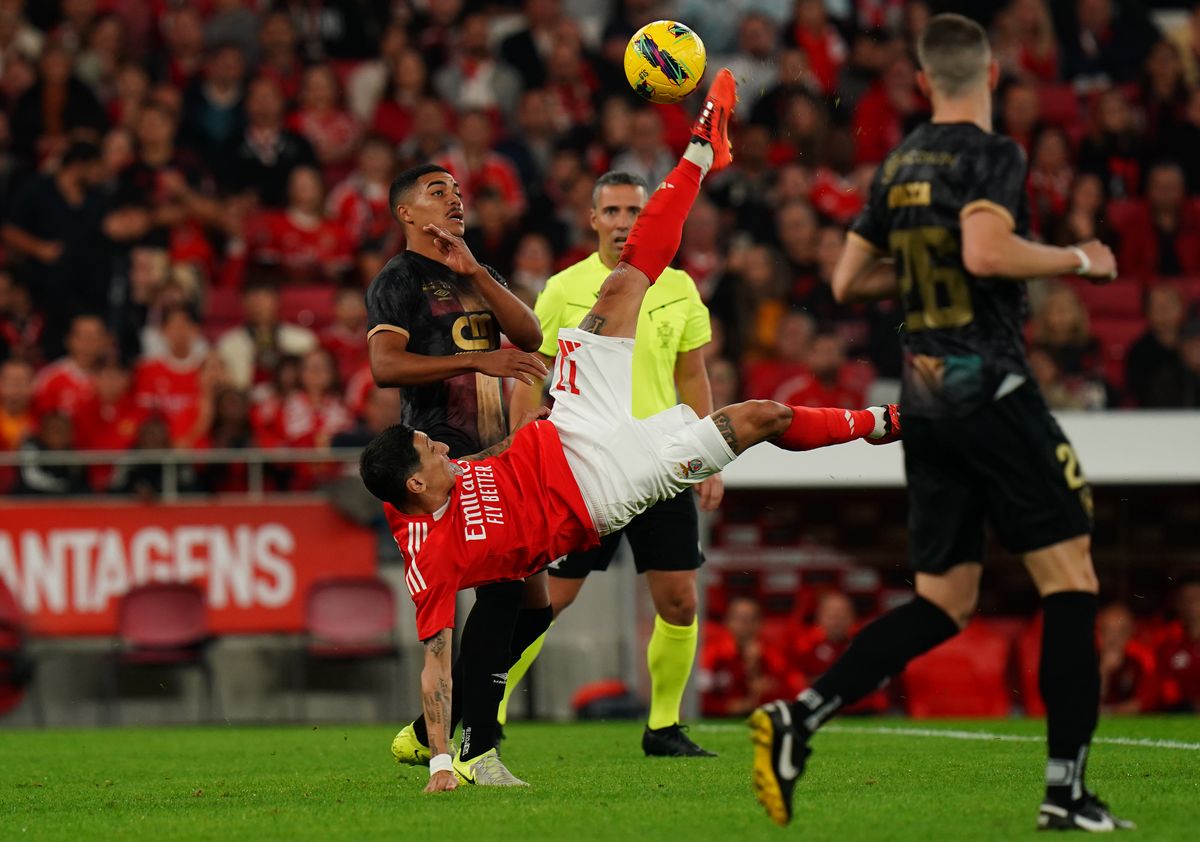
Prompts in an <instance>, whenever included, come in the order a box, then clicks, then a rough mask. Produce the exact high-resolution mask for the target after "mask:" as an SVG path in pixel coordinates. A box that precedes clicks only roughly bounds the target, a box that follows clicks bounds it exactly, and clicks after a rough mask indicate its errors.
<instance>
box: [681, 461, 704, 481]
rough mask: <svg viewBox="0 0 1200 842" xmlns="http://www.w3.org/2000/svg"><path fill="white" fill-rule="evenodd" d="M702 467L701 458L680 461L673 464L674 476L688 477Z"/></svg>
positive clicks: (698, 471)
mask: <svg viewBox="0 0 1200 842" xmlns="http://www.w3.org/2000/svg"><path fill="white" fill-rule="evenodd" d="M703 467H704V460H703V459H689V460H688V461H686V462H680V463H679V464H677V465H676V466H675V469H674V471H675V476H677V477H679V478H680V479H688V478H689V477H691V476H693V475H695V474H698V473H700V470H701V469H702V468H703Z"/></svg>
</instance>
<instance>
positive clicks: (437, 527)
mask: <svg viewBox="0 0 1200 842" xmlns="http://www.w3.org/2000/svg"><path fill="white" fill-rule="evenodd" d="M736 101H737V94H736V86H735V83H734V80H733V75H732V74H731V73H730V72H729V71H728V70H722V71H721V72H720V73H719V74H718V75H717V79H716V81H715V82H714V83H713V85H712V88H711V89H710V90H709V92H708V96H707V98H706V101H705V103H704V106H703V108H702V109H701V112H700V116H699V118H698V119H697V121H696V124H695V126H694V128H693V136H692V140H691V142H690V143H689V144H688V147H687V150H686V151H685V152H684V154H683V159H682V160H681V161H680V162H679V164H678V165H677V166H676V167H675V169H674V170H673V171H672V172H671V173H670V175H668V176H667V178H666V179H665V180H664V181H663V183H662V184H661V185H660V186H659V188H658V190H657V191H656V192H655V193H654V195H653V196H652V197H651V199H650V201H649V202H648V203H647V205H646V207H645V209H644V210H643V211H642V212H641V214H640V215H639V217H638V220H637V223H636V224H635V225H634V227H633V230H632V231H631V232H630V235H629V239H628V241H627V242H626V244H625V247H624V249H623V251H622V253H621V259H620V262H619V263H618V264H617V265H616V267H615V268H614V269H613V270H612V272H611V273H610V274H609V276H608V278H607V279H606V280H605V282H604V285H603V286H602V287H601V289H600V295H599V297H598V298H597V300H596V304H595V306H594V307H592V309H591V311H590V312H589V313H588V315H587V316H585V317H584V319H583V321H582V322H581V323H580V325H579V327H578V328H575V329H569V330H567V329H564V330H560V331H559V335H558V349H559V353H558V359H557V363H556V366H555V371H554V376H553V380H552V384H553V385H552V387H551V392H552V393H553V395H554V398H555V405H554V409H553V412H552V413H549V417H547V412H546V411H545V410H541V411H539V412H537V413H532V414H530V415H529V416H527V418H526V419H525V420H526V423H525V424H524V425H523V426H521V427H520V428H519V429H517V430H515V431H514V433H513V434H512V435H510V436H509V437H508V438H507V439H505V440H504V441H503V442H501V443H500V444H499V445H497V446H495V447H493V448H489V449H488V450H487V451H484V452H482V453H479V454H476V455H475V456H472V457H466V458H463V459H459V460H451V459H449V458H448V457H447V447H446V445H445V444H443V443H441V442H438V441H434V440H432V439H430V438H429V436H427V435H426V434H425V433H424V432H422V431H420V430H414V429H413V428H412V427H408V426H405V425H396V426H394V427H390V428H389V429H387V430H385V431H384V432H383V433H381V434H380V435H379V436H378V437H377V438H376V439H375V440H374V441H372V442H371V443H370V444H369V445H368V446H367V447H366V449H365V450H364V451H363V454H362V459H361V473H362V478H363V482H364V483H365V484H366V487H367V488H368V489H369V490H370V491H371V493H372V494H374V495H375V496H376V497H378V498H379V499H380V500H382V501H383V502H384V504H385V509H386V511H387V516H388V520H389V523H390V524H391V527H392V531H393V533H394V535H395V538H396V542H397V544H398V545H399V547H400V550H401V554H402V555H403V557H404V564H405V573H406V576H405V581H406V583H407V585H408V589H409V592H410V593H411V595H412V599H413V602H414V603H415V604H416V620H417V634H418V636H419V637H420V639H421V641H422V642H423V643H424V645H425V666H424V669H423V671H422V673H421V691H422V702H423V706H424V710H425V716H426V720H427V722H428V724H429V740H430V751H431V754H432V757H431V759H430V761H429V769H430V780H429V784H428V786H427V787H426V791H427V792H436V791H442V790H451V789H454V788H455V787H456V786H457V785H458V777H457V776H456V774H455V770H456V767H457V766H458V765H459V764H460V762H461V761H460V760H459V759H458V758H454V757H452V756H451V753H450V750H451V748H450V737H451V734H452V733H453V729H454V726H455V724H456V723H454V722H453V721H452V715H451V694H452V692H453V688H452V680H451V653H450V638H451V629H452V627H453V626H454V610H455V594H456V593H457V592H458V591H459V590H461V589H464V588H470V587H476V586H479V585H483V584H486V583H489V582H498V581H506V580H516V579H530V578H531V577H535V576H537V577H541V578H542V580H543V582H544V577H545V575H546V574H545V572H544V570H545V568H546V566H547V565H549V564H550V562H551V561H553V560H554V559H556V558H559V557H561V556H564V555H566V554H568V553H571V552H575V551H578V550H584V549H587V548H589V547H593V546H595V545H596V544H597V543H598V541H599V538H600V536H602V535H607V534H609V533H611V532H614V531H616V530H618V529H620V528H621V527H622V526H624V525H625V524H627V523H628V522H629V521H630V520H631V519H633V518H634V517H635V516H636V515H638V514H640V513H641V512H644V511H645V510H646V509H647V508H648V507H649V506H651V505H653V504H654V503H657V502H658V501H660V500H664V499H666V498H668V497H673V496H675V495H677V494H680V493H682V492H684V491H687V490H689V489H690V488H691V487H692V486H693V485H695V484H696V483H699V482H701V481H703V480H704V479H705V478H706V477H708V476H711V475H712V474H714V473H716V472H718V471H720V470H721V469H723V468H724V467H725V466H726V465H728V464H729V463H730V462H732V461H733V460H734V459H736V458H737V457H738V456H739V455H740V454H742V453H743V452H745V451H746V450H747V449H749V448H751V447H753V446H754V445H756V444H758V443H760V442H764V441H766V442H770V443H771V444H773V445H775V446H776V447H778V448H780V449H782V450H791V451H803V450H812V449H814V448H818V447H826V446H828V445H833V444H841V443H843V442H849V441H854V440H855V439H866V440H868V441H871V442H872V443H877V444H878V443H884V442H888V441H894V440H896V439H897V438H898V437H899V432H900V430H899V426H900V425H899V414H898V412H897V410H896V408H895V407H894V406H888V407H871V408H868V409H860V410H848V409H825V408H816V409H814V408H807V407H791V406H787V405H785V404H781V403H776V402H774V401H746V402H744V403H739V404H734V405H733V406H727V407H724V408H722V409H719V410H717V411H716V412H714V413H713V414H712V415H710V416H708V417H706V418H698V417H697V416H696V414H695V413H694V412H692V411H691V409H690V408H689V407H687V406H686V405H680V406H675V407H672V408H671V409H668V410H666V411H664V412H661V413H659V414H657V415H652V416H650V417H649V418H645V419H640V420H639V419H635V418H634V417H633V411H632V398H631V393H632V388H631V385H632V360H633V343H634V337H635V333H636V330H637V322H638V313H639V310H640V308H641V304H642V299H643V297H644V296H645V294H646V291H647V290H648V289H649V288H650V285H651V284H653V283H654V281H655V279H657V278H658V276H659V275H660V274H661V273H662V271H663V270H664V269H665V268H666V267H667V264H668V263H669V262H670V260H671V259H672V258H673V257H674V255H675V252H676V250H677V249H678V248H679V242H680V237H681V234H682V230H683V222H684V219H685V218H686V216H687V213H688V211H689V209H690V208H691V206H692V203H693V202H694V201H695V199H696V196H697V194H698V193H699V190H700V182H701V181H702V180H703V179H704V177H705V176H706V175H707V174H708V173H709V172H710V171H716V170H719V169H721V168H723V167H725V166H728V165H729V163H730V162H731V161H732V153H731V150H730V144H729V139H728V126H729V121H730V117H731V115H732V112H733V108H734V105H735V103H736ZM438 235H439V243H440V245H439V246H438V248H439V249H440V250H443V251H444V252H445V253H446V254H449V253H451V252H457V253H458V254H459V256H468V257H469V254H470V253H469V251H468V250H467V248H466V246H465V245H464V244H463V241H462V239H461V238H459V237H455V236H453V235H451V234H449V233H448V232H445V231H439V232H438ZM472 260H473V259H472ZM545 604H549V597H548V595H547V596H546V602H545ZM517 654H518V655H519V654H520V653H517ZM514 660H515V658H514ZM467 739H468V737H467V735H464V741H465V740H467ZM463 750H464V751H465V750H466V746H464V747H463ZM491 751H492V752H494V749H492V750H491ZM495 762H497V763H498V762H499V761H498V759H497V760H496V761H495ZM460 771H461V770H460ZM464 777H469V776H464ZM507 778H508V781H507V782H508V783H509V785H511V784H513V783H516V784H520V783H521V782H520V781H518V780H516V779H515V778H512V776H511V775H508V776H507Z"/></svg>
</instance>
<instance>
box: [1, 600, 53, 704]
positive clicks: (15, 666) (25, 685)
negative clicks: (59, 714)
mask: <svg viewBox="0 0 1200 842" xmlns="http://www.w3.org/2000/svg"><path fill="white" fill-rule="evenodd" d="M26 638H27V634H26V632H25V617H24V614H23V613H22V611H21V607H20V606H19V605H17V601H16V600H15V599H14V598H13V595H12V594H11V593H10V592H9V590H8V588H7V587H6V586H5V584H4V582H3V581H0V716H3V715H4V714H6V713H8V712H9V711H11V710H14V709H16V708H17V707H18V706H19V705H20V704H21V702H22V700H23V699H24V698H25V696H26V694H27V693H28V695H29V700H30V703H31V704H32V705H33V719H34V722H36V723H37V724H38V725H44V724H45V721H44V716H43V711H42V699H41V694H40V693H38V689H37V684H36V683H35V682H34V663H33V661H32V660H31V659H30V657H29V656H28V654H26V652H25V641H26Z"/></svg>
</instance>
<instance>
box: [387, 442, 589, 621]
mask: <svg viewBox="0 0 1200 842" xmlns="http://www.w3.org/2000/svg"><path fill="white" fill-rule="evenodd" d="M458 464H459V465H460V466H461V467H462V469H463V473H462V475H461V476H460V477H458V480H457V481H456V483H455V487H454V490H453V491H452V492H451V493H450V500H449V501H448V502H447V504H446V506H445V508H443V509H442V511H441V512H440V514H436V515H425V514H421V515H406V514H404V513H403V512H401V511H399V510H398V509H396V508H394V507H393V506H390V505H387V504H384V511H385V512H386V513H387V518H388V524H389V525H390V526H391V528H392V535H393V536H394V537H395V539H396V546H398V547H399V548H400V554H401V556H403V558H404V567H405V577H404V581H405V583H406V584H407V585H408V592H409V593H410V594H411V595H412V600H413V602H414V603H415V604H416V606H417V637H419V638H420V639H421V640H427V639H429V638H430V637H433V635H435V634H437V633H438V632H439V631H441V630H442V629H444V628H447V627H450V626H453V625H454V595H455V594H456V593H457V592H458V591H460V590H462V589H463V588H473V587H478V586H479V585H486V584H489V583H491V582H502V581H511V580H516V579H524V578H525V577H527V576H532V575H533V574H534V573H537V572H538V571H539V570H541V569H542V568H544V567H545V566H546V565H548V564H549V563H550V562H551V561H553V560H554V559H556V558H559V557H560V556H564V555H566V554H567V553H571V552H575V551H577V550H584V549H589V548H591V547H594V546H595V545H596V544H597V543H598V541H599V538H598V537H597V535H596V528H595V526H594V525H593V523H592V517H591V515H590V514H588V510H587V507H586V506H584V503H583V495H582V494H581V493H580V491H579V485H578V484H577V483H576V482H575V477H574V476H573V475H572V474H571V468H570V467H569V466H568V465H567V460H566V457H565V456H564V455H563V450H562V444H561V443H560V442H559V439H558V431H557V430H555V428H554V425H553V424H551V423H550V422H549V421H537V422H535V423H533V424H530V425H529V426H528V427H525V428H523V429H522V430H520V431H519V432H518V433H517V434H516V436H514V438H513V442H512V446H511V447H509V448H508V450H506V451H504V452H503V453H501V454H500V455H499V456H493V457H492V458H490V459H481V460H480V461H478V462H467V461H464V460H460V461H459V462H458Z"/></svg>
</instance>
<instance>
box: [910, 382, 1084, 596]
mask: <svg viewBox="0 0 1200 842" xmlns="http://www.w3.org/2000/svg"><path fill="white" fill-rule="evenodd" d="M903 441H904V466H905V471H906V473H907V475H908V499H909V513H908V517H909V550H910V554H911V556H912V565H913V567H914V568H915V569H916V570H917V571H918V572H922V573H945V572H946V571H947V570H949V569H950V568H951V567H953V566H954V565H956V564H961V563H962V562H966V561H982V560H983V558H982V556H983V540H984V534H983V530H984V524H985V523H986V524H990V525H991V527H992V529H993V530H995V532H996V537H997V538H999V540H1000V543H1001V544H1002V545H1003V546H1004V548H1005V549H1007V550H1008V551H1009V552H1012V553H1018V554H1020V553H1028V552H1032V551H1033V550H1040V549H1043V548H1045V547H1049V546H1051V545H1053V544H1057V543H1060V542H1062V541H1066V540H1068V539H1070V538H1077V537H1079V536H1080V535H1086V534H1088V533H1090V532H1091V531H1092V490H1091V487H1090V486H1089V485H1088V483H1087V480H1086V479H1085V478H1084V475H1083V470H1082V468H1081V467H1080V465H1079V460H1078V457H1077V456H1076V454H1075V449H1074V448H1073V447H1071V443H1070V442H1069V441H1068V440H1067V437H1066V435H1064V434H1063V431H1062V428H1061V427H1059V426H1058V422H1057V421H1056V420H1054V416H1052V415H1051V414H1050V410H1049V409H1048V408H1047V407H1046V402H1045V400H1044V399H1043V398H1042V393H1041V391H1040V390H1039V389H1038V387H1037V386H1036V385H1034V384H1033V383H1032V382H1026V383H1025V384H1023V385H1022V386H1021V387H1020V388H1018V389H1017V390H1016V391H1014V392H1013V393H1012V394H1009V395H1006V396H1005V397H1003V398H1001V399H1000V400H997V401H992V402H991V403H989V404H987V405H986V406H984V407H982V408H980V409H979V410H977V411H976V412H974V413H973V414H971V415H968V416H967V417H965V418H915V417H911V418H905V419H904V437H903Z"/></svg>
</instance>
